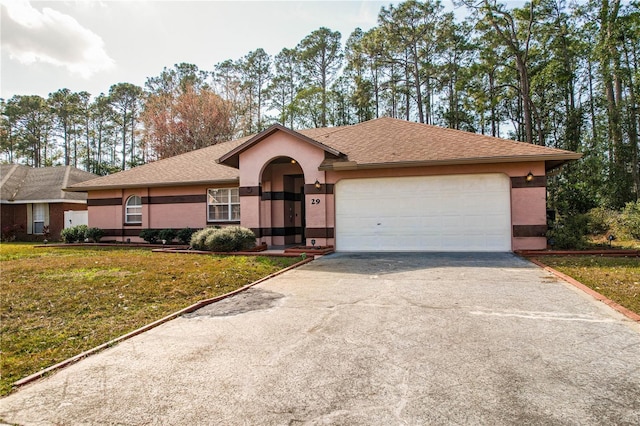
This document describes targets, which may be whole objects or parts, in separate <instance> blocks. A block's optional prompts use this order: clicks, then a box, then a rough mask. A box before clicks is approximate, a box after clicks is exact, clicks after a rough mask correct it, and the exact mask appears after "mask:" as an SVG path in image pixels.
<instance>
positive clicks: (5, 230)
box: [2, 225, 24, 242]
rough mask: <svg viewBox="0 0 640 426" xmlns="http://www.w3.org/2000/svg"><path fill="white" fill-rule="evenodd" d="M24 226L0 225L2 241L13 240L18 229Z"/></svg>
mask: <svg viewBox="0 0 640 426" xmlns="http://www.w3.org/2000/svg"><path fill="white" fill-rule="evenodd" d="M23 229H24V226H22V225H5V226H3V227H2V241H4V242H11V241H15V239H16V237H17V233H18V231H22V230H23Z"/></svg>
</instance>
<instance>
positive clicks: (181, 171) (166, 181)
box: [67, 137, 249, 191]
mask: <svg viewBox="0 0 640 426" xmlns="http://www.w3.org/2000/svg"><path fill="white" fill-rule="evenodd" d="M248 139H249V138H248V137H247V138H243V139H238V140H235V141H231V142H223V143H219V144H217V145H212V146H209V147H206V148H202V149H197V150H195V151H191V152H187V153H185V154H181V155H176V156H175V157H170V158H165V159H164V160H159V161H154V162H152V163H148V164H144V165H142V166H138V167H134V168H133V169H130V170H125V171H123V172H119V173H114V174H112V175H109V176H103V177H100V178H98V179H93V180H90V181H87V182H82V183H80V184H77V185H73V186H70V187H68V188H67V191H87V190H93V189H111V188H136V187H138V188H139V187H157V186H179V185H191V184H197V183H203V184H205V183H213V182H237V181H238V179H239V173H238V170H237V169H234V168H233V167H229V166H225V165H222V164H218V163H217V162H216V160H217V159H218V158H220V157H221V156H222V155H224V154H225V153H227V152H228V151H231V150H232V149H234V148H235V147H236V146H238V145H240V144H241V143H243V142H245V141H247V140H248Z"/></svg>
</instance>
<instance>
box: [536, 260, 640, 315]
mask: <svg viewBox="0 0 640 426" xmlns="http://www.w3.org/2000/svg"><path fill="white" fill-rule="evenodd" d="M526 259H527V260H528V261H529V262H531V263H534V264H536V265H538V266H539V267H541V268H542V269H544V270H546V271H548V272H551V273H552V274H553V275H555V276H557V277H558V278H561V279H562V280H564V281H566V282H567V283H569V284H571V285H572V286H574V287H576V288H578V289H580V290H582V291H584V292H585V293H587V294H589V295H590V296H592V297H593V298H595V299H596V300H599V301H600V302H602V303H604V304H606V305H608V306H610V307H611V308H613V309H615V310H616V311H618V312H620V313H621V314H622V315H624V316H626V317H627V318H629V319H631V320H633V321H637V322H640V315H638V314H636V313H635V312H633V311H631V310H629V309H627V308H625V307H624V306H622V305H620V304H618V303H616V302H614V301H613V300H611V299H609V298H608V297H606V296H604V295H602V294H600V293H598V292H597V291H595V290H593V289H592V288H590V287H587V286H586V285H584V284H582V283H581V282H580V281H578V280H576V279H575V278H572V277H570V276H569V275H567V274H563V273H562V272H560V271H557V270H555V269H553V268H552V267H550V266H547V265H545V264H544V263H542V262H540V261H539V260H538V259H535V258H530V257H527V258H526Z"/></svg>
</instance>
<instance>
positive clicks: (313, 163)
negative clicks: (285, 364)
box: [89, 132, 546, 250]
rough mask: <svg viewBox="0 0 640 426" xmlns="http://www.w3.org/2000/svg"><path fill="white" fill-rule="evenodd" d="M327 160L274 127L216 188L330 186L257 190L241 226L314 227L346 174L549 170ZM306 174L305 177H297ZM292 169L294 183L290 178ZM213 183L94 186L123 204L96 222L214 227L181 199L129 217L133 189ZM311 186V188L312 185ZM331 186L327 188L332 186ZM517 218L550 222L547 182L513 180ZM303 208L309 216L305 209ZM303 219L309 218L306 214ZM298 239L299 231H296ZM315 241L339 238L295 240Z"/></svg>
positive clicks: (201, 207) (515, 244)
mask: <svg viewBox="0 0 640 426" xmlns="http://www.w3.org/2000/svg"><path fill="white" fill-rule="evenodd" d="M280 157H288V158H292V159H294V160H295V162H296V163H295V164H291V163H274V162H273V160H275V159H277V158H280ZM324 159H325V152H324V151H323V150H322V149H321V148H319V147H317V146H314V145H313V144H310V143H308V142H306V141H302V140H300V139H297V138H295V137H294V136H292V135H289V134H288V133H285V132H275V133H273V134H271V135H270V136H268V137H266V138H265V139H263V140H261V141H259V142H258V143H256V144H255V145H253V146H251V147H250V148H248V149H246V150H245V151H243V152H241V153H240V155H239V165H240V181H239V184H238V185H223V186H218V185H216V187H234V186H235V187H237V186H240V187H245V188H257V187H259V186H261V190H262V192H263V193H265V192H277V191H284V192H289V193H291V192H293V193H298V194H299V192H300V187H302V186H303V185H305V184H306V185H313V184H314V183H315V182H316V180H317V181H318V182H320V184H321V185H323V188H322V189H321V190H320V191H318V192H317V193H316V192H315V189H311V190H307V193H305V196H304V200H302V202H300V201H291V200H276V199H273V200H262V197H260V196H258V194H257V193H255V192H254V193H252V194H253V196H241V197H240V205H241V225H243V226H245V227H248V228H252V229H264V228H274V227H282V228H286V227H296V228H301V227H303V226H302V225H304V228H305V229H307V230H316V231H322V230H332V229H335V201H334V200H335V197H334V195H333V193H331V191H326V189H327V187H326V184H334V185H335V184H336V183H338V182H339V181H340V180H341V179H354V178H374V177H375V178H380V177H401V176H436V175H451V174H479V173H504V174H505V175H507V176H509V177H514V178H523V177H524V176H526V175H527V174H528V173H529V172H531V173H533V174H534V175H535V176H538V177H543V176H545V165H544V162H543V161H537V162H520V163H494V164H468V165H444V166H430V167H400V168H389V169H367V170H352V171H348V170H345V171H326V172H325V171H321V170H318V168H319V166H320V164H321V163H322V161H323V160H324ZM297 175H304V180H302V179H301V178H296V177H294V176H297ZM285 176H287V178H286V179H287V185H289V187H288V188H287V187H285V186H286V185H285V179H283V177H285ZM210 187H211V186H207V185H194V186H181V187H170V188H169V187H167V188H140V189H124V190H105V191H91V192H90V193H89V200H90V202H89V204H91V200H99V199H111V200H116V199H119V200H120V202H119V203H118V204H117V205H90V206H89V225H90V226H96V227H100V228H103V229H114V230H117V229H124V230H125V232H128V234H129V236H128V237H127V236H125V237H120V238H119V239H120V240H126V239H127V238H130V239H131V240H132V241H137V240H138V239H137V238H136V237H135V236H134V235H133V234H134V233H135V232H137V231H140V230H142V229H145V228H155V229H162V228H183V227H187V226H188V227H191V228H202V227H205V226H207V205H206V202H180V203H170V202H167V203H152V204H143V223H142V225H137V226H131V225H126V224H124V203H125V201H126V199H127V198H128V197H129V196H130V195H134V194H135V195H139V196H141V197H150V198H152V199H153V198H155V197H181V196H185V197H189V196H195V195H200V196H204V195H206V193H207V189H208V188H210ZM307 188H309V187H307ZM326 192H328V193H326ZM510 197H511V225H512V227H513V226H514V225H515V226H528V225H534V226H544V224H545V223H546V188H544V187H542V186H537V187H523V188H518V187H513V188H511V193H510ZM303 210H304V213H305V214H304V216H305V217H304V218H303V217H302V216H303ZM303 219H304V220H303ZM295 238H298V236H296V237H295ZM312 239H313V240H315V243H316V245H335V238H323V237H314V238H311V237H307V239H306V241H304V242H302V241H297V240H296V241H295V242H296V243H298V242H300V243H305V244H307V245H310V243H311V240H312ZM259 240H260V241H264V242H267V243H268V244H276V245H280V244H284V243H290V242H291V240H290V239H288V238H285V237H279V236H268V237H261V238H260V239H259ZM545 247H546V238H544V237H521V238H517V237H512V249H513V250H519V249H543V248H545Z"/></svg>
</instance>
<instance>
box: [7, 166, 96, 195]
mask: <svg viewBox="0 0 640 426" xmlns="http://www.w3.org/2000/svg"><path fill="white" fill-rule="evenodd" d="M0 176H2V180H1V181H0V184H1V185H0V187H1V189H0V191H1V196H0V198H1V199H2V201H3V202H17V203H19V202H33V201H47V202H65V201H66V202H73V201H86V199H87V195H86V194H74V193H67V192H64V191H63V190H62V189H63V188H64V187H65V186H67V185H73V184H77V183H79V182H83V181H86V180H90V179H94V178H96V177H97V175H94V174H93V173H88V172H85V171H83V170H79V169H77V168H75V167H71V166H60V167H40V168H33V167H27V166H22V165H19V164H3V165H0Z"/></svg>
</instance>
